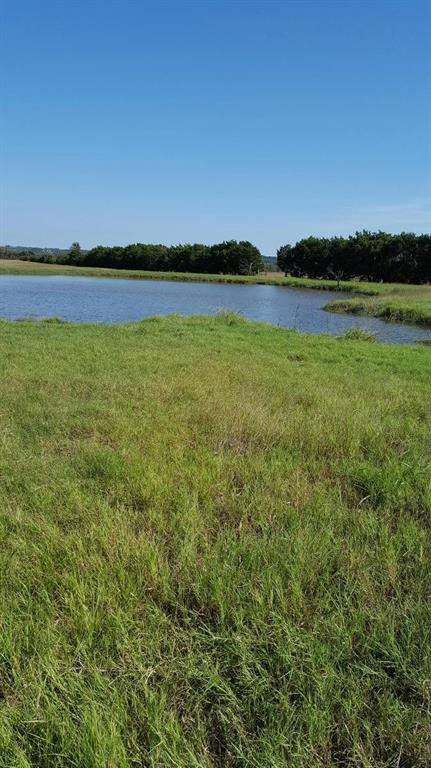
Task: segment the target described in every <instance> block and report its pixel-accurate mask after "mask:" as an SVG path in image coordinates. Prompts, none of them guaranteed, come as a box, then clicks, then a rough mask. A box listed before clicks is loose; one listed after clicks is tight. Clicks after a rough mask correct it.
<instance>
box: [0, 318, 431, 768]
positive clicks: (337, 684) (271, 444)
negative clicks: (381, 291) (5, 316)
mask: <svg viewBox="0 0 431 768" xmlns="http://www.w3.org/2000/svg"><path fill="white" fill-rule="evenodd" d="M0 352H1V354H0V403H1V406H0V418H1V433H0V434H1V439H2V451H1V454H0V462H1V470H0V498H1V504H0V520H1V528H0V530H1V541H2V546H1V550H0V551H1V555H0V556H1V558H2V564H1V573H2V574H3V576H2V579H1V580H0V601H1V606H2V609H1V614H0V623H1V632H0V658H1V673H0V674H1V677H0V688H1V695H2V700H1V702H0V765H1V766H5V767H6V766H8V768H9V766H19V767H20V768H29V766H32V768H33V767H34V768H41V767H42V766H43V767H44V768H54V767H55V768H60V767H61V768H65V767H66V766H67V768H69V766H73V767H74V768H101V766H103V767H105V766H106V767H108V766H109V767H112V768H133V766H138V765H139V766H151V767H153V768H168V767H169V768H173V766H175V767H177V768H190V767H193V766H194V767H195V768H213V767H214V766H235V767H238V768H250V767H252V768H285V767H286V766H288V767H289V768H290V767H291V766H292V767H293V768H313V767H314V766H321V767H323V766H325V767H326V766H349V767H352V766H357V767H358V768H359V766H360V767H361V768H365V767H367V768H370V766H373V768H383V767H389V766H396V765H399V766H404V767H405V768H413V766H415V768H420V767H422V768H425V766H428V765H429V764H430V761H431V730H430V718H429V715H430V690H429V681H430V679H431V660H430V654H429V643H430V620H429V619H430V615H429V598H430V579H429V576H430V541H431V537H430V533H431V531H430V511H431V465H430V461H429V457H430V450H431V429H430V426H431V402H430V400H431V392H430V387H429V374H430V365H431V353H430V350H429V349H426V348H420V347H418V348H414V347H403V348H402V349H401V348H398V347H390V346H384V345H382V346H378V347H376V346H375V345H373V344H366V343H363V342H359V341H345V340H337V339H330V338H325V337H322V338H318V337H307V336H302V335H300V334H297V333H295V332H291V331H283V330H278V329H274V328H271V327H269V326H261V325H260V326H259V325H254V324H252V323H247V322H245V321H241V320H238V319H236V318H235V317H234V316H229V315H227V316H224V317H220V318H188V319H186V318H175V317H170V318H164V319H153V320H147V321H144V322H142V323H137V324H136V325H130V326H123V327H121V326H73V325H68V324H64V323H55V322H52V321H51V322H49V321H48V322H42V323H39V324H38V323H31V322H19V323H7V322H3V323H1V324H0Z"/></svg>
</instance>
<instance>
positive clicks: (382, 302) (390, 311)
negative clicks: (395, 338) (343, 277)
mask: <svg viewBox="0 0 431 768" xmlns="http://www.w3.org/2000/svg"><path fill="white" fill-rule="evenodd" d="M325 309H327V310H329V311H331V312H343V313H344V312H348V313H353V314H359V315H373V316H374V317H381V318H383V319H384V320H394V321H399V322H405V323H416V324H418V325H425V326H430V327H431V286H428V285H427V286H421V287H419V286H413V285H410V286H403V288H399V287H392V288H391V290H390V291H387V292H386V293H384V294H383V295H381V296H375V297H372V298H354V299H343V300H341V301H330V302H329V303H328V304H327V305H326V307H325Z"/></svg>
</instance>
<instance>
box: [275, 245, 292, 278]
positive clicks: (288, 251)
mask: <svg viewBox="0 0 431 768" xmlns="http://www.w3.org/2000/svg"><path fill="white" fill-rule="evenodd" d="M277 266H278V267H279V268H280V269H281V271H282V272H284V274H285V275H286V276H287V275H288V274H290V272H291V271H292V268H293V266H294V262H293V248H292V246H291V245H289V244H287V245H282V246H280V248H279V249H278V251H277Z"/></svg>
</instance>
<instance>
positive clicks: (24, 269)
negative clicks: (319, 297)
mask: <svg viewBox="0 0 431 768" xmlns="http://www.w3.org/2000/svg"><path fill="white" fill-rule="evenodd" d="M2 274H3V275H75V276H77V275H78V276H79V275H81V276H85V277H112V278H123V279H130V280H179V281H183V282H206V283H240V284H247V283H251V284H254V285H256V284H257V285H285V286H289V287H291V288H316V289H319V290H329V291H333V290H337V288H339V289H340V290H343V291H352V292H355V293H361V294H364V295H366V296H374V295H380V294H381V293H386V292H387V291H390V290H393V288H394V287H398V288H400V289H404V290H407V291H408V290H409V289H410V288H411V286H394V285H391V284H382V283H366V282H354V281H350V282H341V283H337V282H336V281H335V280H310V279H308V278H299V277H284V275H283V274H282V273H280V272H267V273H266V274H265V275H251V276H247V275H208V274H199V273H195V272H144V271H141V270H138V269H103V268H96V267H69V266H62V265H58V264H39V263H37V262H32V261H19V260H18V259H0V275H2Z"/></svg>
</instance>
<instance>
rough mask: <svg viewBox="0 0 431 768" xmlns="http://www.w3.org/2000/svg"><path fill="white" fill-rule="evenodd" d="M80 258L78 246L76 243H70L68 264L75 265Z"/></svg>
mask: <svg viewBox="0 0 431 768" xmlns="http://www.w3.org/2000/svg"><path fill="white" fill-rule="evenodd" d="M81 257H82V251H81V246H80V244H79V243H78V242H76V243H72V245H71V246H70V248H69V262H72V263H73V264H76V263H77V262H79V261H81Z"/></svg>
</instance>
